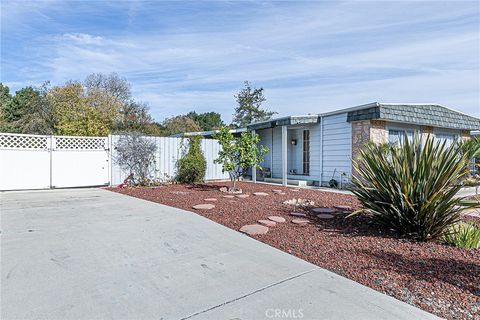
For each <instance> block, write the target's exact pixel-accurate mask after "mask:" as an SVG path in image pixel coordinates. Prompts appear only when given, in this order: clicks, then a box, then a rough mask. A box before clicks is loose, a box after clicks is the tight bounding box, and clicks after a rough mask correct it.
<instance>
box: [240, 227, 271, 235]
mask: <svg viewBox="0 0 480 320" xmlns="http://www.w3.org/2000/svg"><path fill="white" fill-rule="evenodd" d="M240 232H243V233H246V234H248V235H251V236H254V235H257V234H266V233H267V232H268V227H265V226H262V225H260V224H247V225H245V226H243V227H241V228H240Z"/></svg>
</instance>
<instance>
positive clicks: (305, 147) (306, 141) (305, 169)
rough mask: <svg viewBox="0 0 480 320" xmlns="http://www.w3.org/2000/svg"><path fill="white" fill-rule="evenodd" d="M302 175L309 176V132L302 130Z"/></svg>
mask: <svg viewBox="0 0 480 320" xmlns="http://www.w3.org/2000/svg"><path fill="white" fill-rule="evenodd" d="M303 174H305V175H308V174H310V130H303Z"/></svg>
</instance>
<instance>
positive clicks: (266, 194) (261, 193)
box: [253, 192, 268, 197]
mask: <svg viewBox="0 0 480 320" xmlns="http://www.w3.org/2000/svg"><path fill="white" fill-rule="evenodd" d="M253 194H254V195H256V196H262V197H265V196H268V193H266V192H254V193H253Z"/></svg>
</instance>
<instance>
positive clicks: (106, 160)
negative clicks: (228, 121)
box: [0, 133, 228, 190]
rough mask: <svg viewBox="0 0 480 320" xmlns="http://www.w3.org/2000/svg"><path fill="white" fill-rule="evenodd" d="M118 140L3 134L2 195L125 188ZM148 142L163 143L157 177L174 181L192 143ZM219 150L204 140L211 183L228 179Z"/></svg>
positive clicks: (175, 140)
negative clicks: (217, 161) (219, 160)
mask: <svg viewBox="0 0 480 320" xmlns="http://www.w3.org/2000/svg"><path fill="white" fill-rule="evenodd" d="M118 138H119V136H109V137H71V136H44V135H26V134H12V133H0V190H26V189H49V188H68V187H85V186H102V185H116V184H120V183H121V182H122V181H123V180H124V179H125V177H126V176H127V175H128V173H127V172H122V170H121V168H120V167H119V166H118V165H117V164H116V162H115V157H116V154H115V142H116V141H118ZM147 138H148V139H153V140H155V142H156V144H157V152H156V167H155V171H154V173H155V176H156V177H157V178H161V179H162V178H168V177H174V176H175V174H176V162H177V160H178V159H179V158H180V157H181V156H182V153H183V151H184V150H185V146H186V142H183V141H182V138H170V137H147ZM219 150H220V146H219V144H218V142H217V141H216V140H212V139H204V140H202V151H203V153H204V155H205V158H206V160H207V172H206V175H205V179H206V180H217V179H228V173H225V174H224V173H222V168H221V165H218V164H214V163H213V160H214V159H216V158H217V155H218V151H219Z"/></svg>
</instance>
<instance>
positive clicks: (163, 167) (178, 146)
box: [111, 136, 229, 185]
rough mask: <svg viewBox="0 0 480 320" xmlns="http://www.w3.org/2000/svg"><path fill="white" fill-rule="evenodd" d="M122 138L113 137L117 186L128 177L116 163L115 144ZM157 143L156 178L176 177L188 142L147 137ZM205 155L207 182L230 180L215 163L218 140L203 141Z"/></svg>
mask: <svg viewBox="0 0 480 320" xmlns="http://www.w3.org/2000/svg"><path fill="white" fill-rule="evenodd" d="M119 138H120V136H112V137H111V139H112V145H113V148H112V179H111V180H112V184H113V185H117V184H120V183H122V181H123V180H124V179H125V178H126V177H127V176H128V174H129V173H128V172H125V171H122V169H121V168H120V166H118V165H117V164H116V163H115V157H116V151H115V143H116V142H117V141H118V139H119ZM146 138H147V139H151V140H153V141H155V143H156V145H157V152H156V156H155V158H156V161H155V176H156V177H158V178H161V179H167V178H172V177H175V175H176V173H177V166H176V163H177V160H178V159H180V158H181V157H182V154H183V152H185V151H186V147H187V146H188V143H187V142H188V141H187V140H186V139H183V138H172V137H146ZM201 148H202V152H203V155H204V156H205V159H206V160H207V172H206V173H205V180H221V179H228V178H229V177H228V173H222V166H221V165H219V164H215V163H213V161H214V160H215V159H216V158H217V157H218V152H219V151H220V145H219V144H218V142H217V140H213V139H202V144H201Z"/></svg>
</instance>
